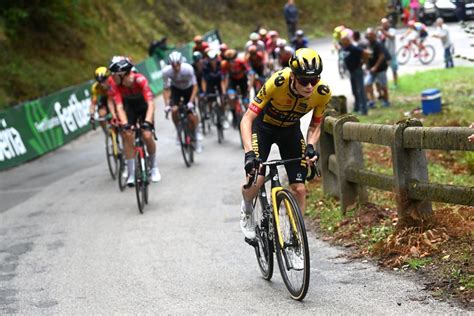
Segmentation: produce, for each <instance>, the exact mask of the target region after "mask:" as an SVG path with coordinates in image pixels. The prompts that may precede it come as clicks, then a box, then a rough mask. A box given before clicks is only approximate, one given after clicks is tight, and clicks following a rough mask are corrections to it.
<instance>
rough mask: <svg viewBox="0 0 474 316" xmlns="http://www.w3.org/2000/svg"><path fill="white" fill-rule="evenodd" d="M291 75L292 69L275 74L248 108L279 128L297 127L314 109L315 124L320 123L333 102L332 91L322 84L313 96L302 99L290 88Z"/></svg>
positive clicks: (314, 91)
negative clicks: (331, 101)
mask: <svg viewBox="0 0 474 316" xmlns="http://www.w3.org/2000/svg"><path fill="white" fill-rule="evenodd" d="M290 74H291V69H290V68H289V67H287V68H284V69H282V70H279V71H277V72H276V73H274V74H273V75H272V76H271V77H270V79H268V80H267V82H265V84H264V85H263V87H262V88H261V89H260V91H259V92H258V94H257V95H256V96H255V98H254V99H253V101H252V103H251V104H250V106H249V109H250V110H251V111H253V112H254V113H256V114H259V118H260V119H261V120H262V121H263V122H265V123H268V124H270V125H274V126H279V127H289V126H293V125H295V124H296V123H297V122H299V120H300V118H301V117H303V116H304V115H305V114H306V113H308V112H310V111H311V110H313V109H314V112H313V119H312V121H314V122H315V123H319V122H320V121H321V118H322V116H323V113H324V110H325V109H326V105H327V104H328V102H329V100H330V99H331V90H330V89H329V87H328V86H327V85H326V84H324V82H322V81H319V82H318V83H317V84H316V86H315V87H314V90H313V93H312V94H311V96H309V97H303V96H301V95H298V94H296V92H294V91H293V89H290V86H291V84H292V82H291V78H290Z"/></svg>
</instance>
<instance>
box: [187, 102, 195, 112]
mask: <svg viewBox="0 0 474 316" xmlns="http://www.w3.org/2000/svg"><path fill="white" fill-rule="evenodd" d="M186 106H187V107H188V110H192V109H194V104H193V103H192V102H188V104H186Z"/></svg>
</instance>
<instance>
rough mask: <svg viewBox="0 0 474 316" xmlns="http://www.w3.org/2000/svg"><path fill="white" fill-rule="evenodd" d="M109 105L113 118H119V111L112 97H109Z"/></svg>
mask: <svg viewBox="0 0 474 316" xmlns="http://www.w3.org/2000/svg"><path fill="white" fill-rule="evenodd" d="M107 107H108V108H109V112H110V114H111V115H112V118H117V111H116V109H115V104H114V100H112V98H110V97H107Z"/></svg>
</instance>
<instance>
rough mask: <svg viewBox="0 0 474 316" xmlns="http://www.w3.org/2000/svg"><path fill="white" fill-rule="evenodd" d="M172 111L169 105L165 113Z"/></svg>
mask: <svg viewBox="0 0 474 316" xmlns="http://www.w3.org/2000/svg"><path fill="white" fill-rule="evenodd" d="M170 111H171V106H170V105H167V106H165V113H169V112H170Z"/></svg>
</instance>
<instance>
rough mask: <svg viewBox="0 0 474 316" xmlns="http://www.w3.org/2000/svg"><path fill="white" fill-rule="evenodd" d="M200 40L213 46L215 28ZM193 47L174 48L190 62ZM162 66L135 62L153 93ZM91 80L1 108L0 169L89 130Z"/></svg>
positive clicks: (217, 39)
mask: <svg viewBox="0 0 474 316" xmlns="http://www.w3.org/2000/svg"><path fill="white" fill-rule="evenodd" d="M203 39H204V40H205V41H207V42H208V43H209V44H210V46H211V47H212V48H218V47H219V44H220V42H221V41H220V36H219V32H218V31H217V30H214V31H210V32H208V33H206V34H205V35H204V36H203ZM192 47H193V43H192V42H190V43H188V44H186V45H184V46H182V47H180V48H178V49H177V50H179V51H180V52H181V53H182V54H183V55H184V56H185V57H186V58H187V60H188V61H191V60H192ZM168 53H169V52H168ZM167 55H168V54H166V56H167ZM162 65H163V62H162V61H161V60H156V59H155V58H152V57H150V58H147V59H145V60H144V61H142V62H140V63H138V64H137V65H136V68H137V70H138V72H140V73H142V74H143V75H144V76H145V77H146V78H147V79H148V81H149V83H150V87H151V90H152V92H153V94H154V95H158V94H160V93H161V92H162V91H163V79H162V76H161V66H162ZM92 83H93V80H90V81H87V82H85V83H82V84H79V85H75V86H72V87H68V88H65V89H63V90H61V91H58V92H55V93H52V94H50V95H47V96H45V97H42V98H39V99H36V100H33V101H27V102H24V103H22V104H19V105H17V106H14V107H12V108H8V109H5V110H2V111H0V170H4V169H7V168H11V167H14V166H17V165H20V164H22V163H24V162H26V161H28V160H31V159H34V158H37V157H39V156H42V155H44V154H45V153H47V152H49V151H52V150H55V149H57V148H59V147H61V146H63V145H64V144H66V143H68V142H70V141H71V140H73V139H75V138H77V137H78V136H80V135H82V134H84V133H86V132H88V131H89V130H90V129H91V127H90V125H89V106H90V103H91V99H90V87H91V85H92Z"/></svg>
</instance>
